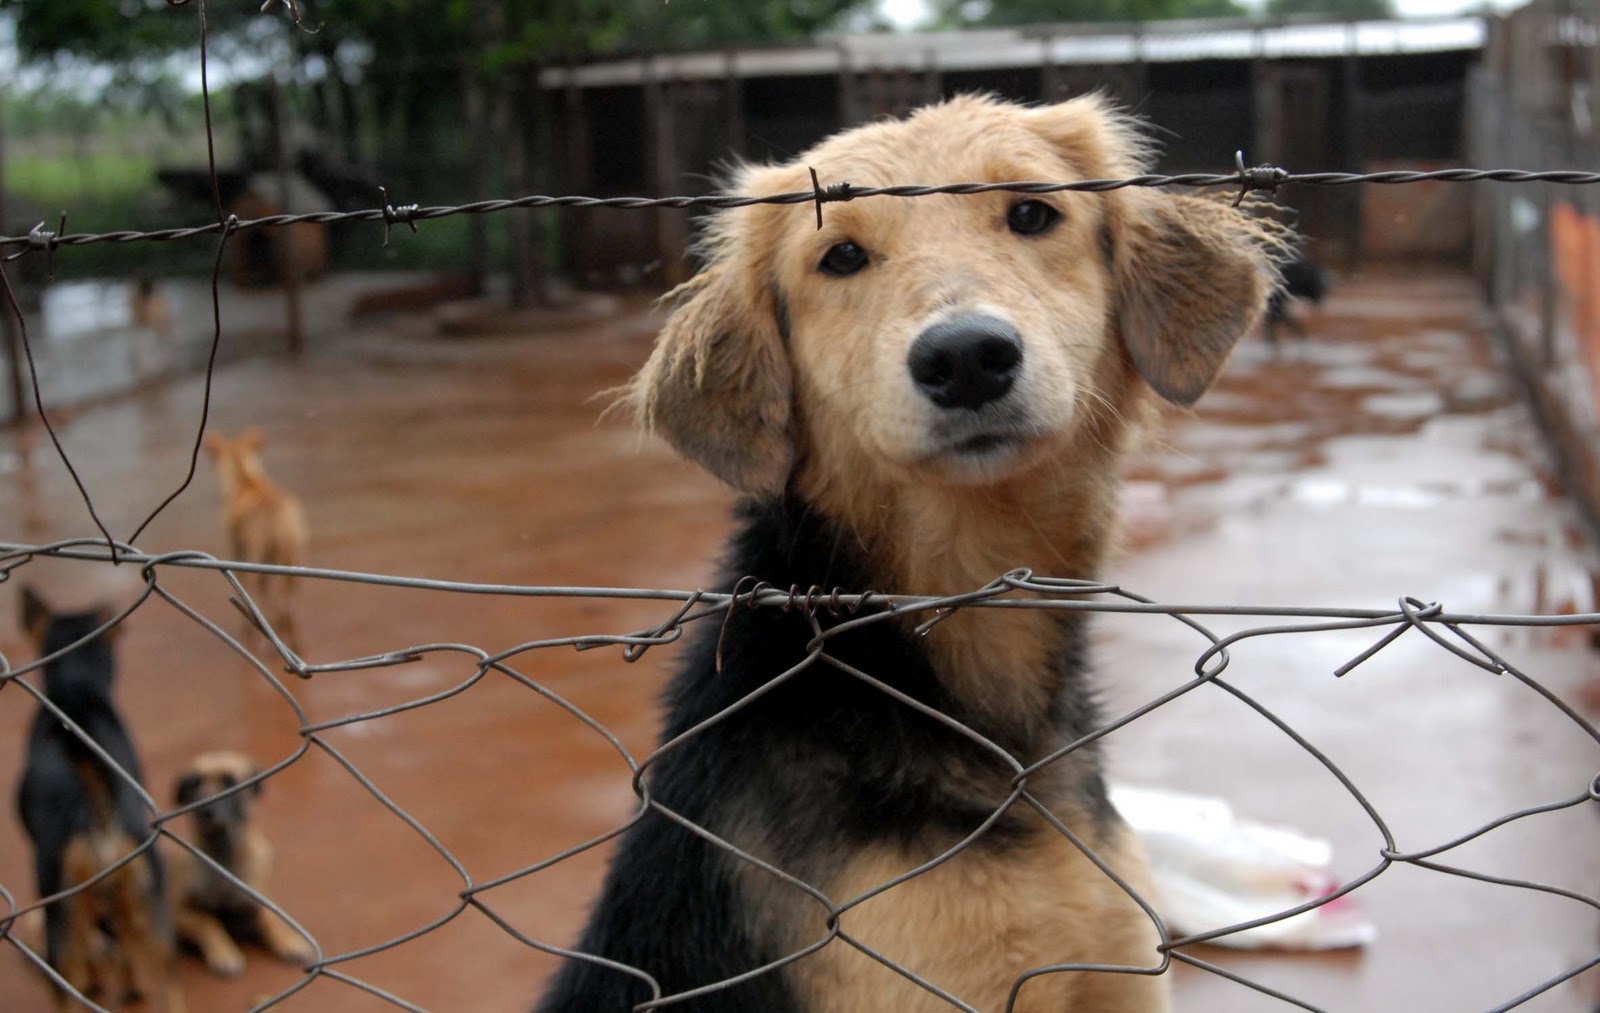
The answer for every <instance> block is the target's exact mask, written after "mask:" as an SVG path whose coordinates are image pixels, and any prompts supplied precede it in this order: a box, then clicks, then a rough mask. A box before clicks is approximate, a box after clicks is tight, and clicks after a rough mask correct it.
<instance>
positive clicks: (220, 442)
mask: <svg viewBox="0 0 1600 1013" xmlns="http://www.w3.org/2000/svg"><path fill="white" fill-rule="evenodd" d="M227 442H228V441H227V437H225V436H223V435H222V434H221V433H218V432H207V433H206V434H205V436H204V437H202V438H201V440H200V443H201V444H202V445H203V446H204V447H205V448H206V453H208V454H210V455H211V456H212V457H216V456H218V455H219V454H221V453H222V448H223V447H224V446H225V445H226V444H227Z"/></svg>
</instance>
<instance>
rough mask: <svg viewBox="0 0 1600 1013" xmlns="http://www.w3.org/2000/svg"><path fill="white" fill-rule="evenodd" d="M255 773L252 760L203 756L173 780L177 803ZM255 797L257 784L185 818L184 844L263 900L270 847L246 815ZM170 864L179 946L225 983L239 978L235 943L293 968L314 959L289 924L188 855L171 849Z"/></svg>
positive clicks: (232, 755)
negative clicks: (261, 949) (194, 952)
mask: <svg viewBox="0 0 1600 1013" xmlns="http://www.w3.org/2000/svg"><path fill="white" fill-rule="evenodd" d="M257 773H259V771H258V770H257V768H256V765H255V764H254V763H252V762H251V761H250V758H249V757H246V756H243V755H241V754H239V753H234V752H227V751H218V752H211V753H202V754H200V755H199V756H197V757H195V758H194V762H193V763H191V764H190V765H189V769H188V770H187V771H186V772H185V773H184V774H182V775H181V776H180V777H179V778H178V783H177V787H176V790H175V791H176V802H177V804H178V805H188V804H190V803H191V802H196V801H198V800H200V799H203V798H208V797H210V796H212V795H216V794H217V793H219V792H223V791H227V790H228V789H229V788H232V787H233V786H235V785H237V784H241V783H243V782H244V781H247V780H249V779H250V778H252V777H254V776H256V774H257ZM260 794H261V785H260V784H259V783H257V784H253V785H251V786H250V787H248V788H245V789H244V790H243V791H236V792H234V793H233V794H231V795H229V796H227V797H226V798H219V799H217V800H216V801H215V802H212V803H210V804H209V805H203V806H201V807H200V808H198V809H196V810H195V811H194V812H193V813H192V814H191V818H192V821H193V822H192V824H191V828H192V830H193V836H192V837H190V838H189V840H190V842H191V843H193V844H194V845H195V846H196V847H198V848H199V849H200V850H201V851H204V852H205V853H206V854H207V855H208V856H210V858H211V860H212V861H214V862H216V863H217V864H218V865H220V866H222V867H223V868H225V869H227V870H228V871H229V872H230V873H232V874H233V875H234V876H236V877H237V878H239V879H240V880H243V881H244V882H245V883H247V884H249V886H250V888H251V889H253V890H255V891H257V892H264V891H265V889H266V885H267V874H268V872H269V871H270V869H271V866H272V845H271V844H269V843H268V842H267V838H266V835H265V834H263V833H262V832H261V829H260V827H259V826H257V825H256V821H255V820H253V819H252V818H251V815H250V807H251V804H252V803H253V802H254V801H255V800H256V798H257V797H258V796H260ZM169 861H170V863H171V867H172V907H173V911H174V912H175V916H176V923H177V930H178V938H179V939H181V940H183V941H184V942H186V943H188V944H189V945H191V946H193V947H195V948H196V949H198V950H199V951H200V955H201V957H202V958H204V960H205V962H206V966H207V967H209V968H210V969H211V970H212V971H213V972H214V973H216V974H221V975H227V976H230V977H231V976H233V975H235V974H238V973H239V972H240V971H243V970H244V954H243V953H242V952H241V951H240V949H239V941H243V942H254V943H260V944H261V945H262V946H265V947H266V948H267V949H268V950H270V951H271V952H272V953H273V955H274V956H276V957H278V958H279V959H280V960H286V961H288V962H290V963H292V964H304V963H306V962H307V961H310V960H312V959H315V952H314V950H313V949H312V947H311V944H310V943H309V942H307V941H306V940H305V939H304V938H302V937H301V936H300V934H299V933H298V932H296V931H295V930H294V929H293V928H292V927H290V925H289V923H288V922H286V921H284V920H283V919H282V918H280V917H279V916H278V915H277V914H276V913H274V912H273V911H272V910H271V909H269V908H267V907H264V906H263V905H261V904H258V903H256V902H255V901H254V900H253V899H251V897H250V896H249V895H248V894H246V893H245V892H244V891H243V890H240V889H239V888H238V887H237V886H235V885H234V884H233V883H231V882H229V881H228V879H227V878H226V877H224V876H223V875H222V874H221V873H219V872H217V871H216V870H215V869H213V868H211V867H210V866H208V865H206V864H205V863H204V862H202V861H200V860H199V859H198V858H196V857H195V856H194V855H192V854H190V853H189V851H188V849H186V848H183V847H180V846H178V845H171V847H170V858H169Z"/></svg>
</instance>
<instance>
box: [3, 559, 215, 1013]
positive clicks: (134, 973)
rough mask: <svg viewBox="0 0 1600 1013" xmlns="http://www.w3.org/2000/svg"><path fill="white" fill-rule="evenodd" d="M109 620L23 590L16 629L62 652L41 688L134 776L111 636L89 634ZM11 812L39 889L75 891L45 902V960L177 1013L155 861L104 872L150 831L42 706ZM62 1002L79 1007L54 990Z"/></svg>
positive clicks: (94, 986)
mask: <svg viewBox="0 0 1600 1013" xmlns="http://www.w3.org/2000/svg"><path fill="white" fill-rule="evenodd" d="M108 618H109V613H107V612H105V611H103V610H102V611H93V612H82V613H72V614H55V613H53V612H51V610H50V608H49V607H48V606H47V605H46V604H45V602H44V601H43V599H41V598H40V597H39V595H37V594H36V593H34V592H33V591H32V590H31V589H29V588H23V590H22V621H23V625H24V626H25V627H26V629H27V631H28V634H29V636H30V637H32V639H33V641H34V643H35V644H36V645H37V647H38V649H39V652H40V654H41V655H55V654H57V653H58V652H65V653H61V654H60V656H59V657H55V658H53V660H51V661H49V662H48V663H47V664H46V665H45V666H44V690H45V695H46V696H47V697H48V698H49V700H50V701H51V702H52V703H53V704H55V705H56V706H57V707H59V708H60V709H61V711H62V713H64V714H65V715H66V716H67V717H68V718H70V719H71V720H72V722H73V723H74V724H76V725H77V726H78V727H79V728H81V729H82V730H83V731H84V733H85V734H86V735H88V736H89V738H91V739H92V740H94V742H95V743H96V744H97V745H98V746H99V747H100V748H101V749H102V750H104V751H105V753H106V755H107V756H109V757H110V758H111V759H112V760H113V761H115V762H116V764H117V766H119V767H120V768H121V769H122V770H123V771H125V772H126V773H127V774H128V775H129V776H131V777H133V778H134V779H135V780H137V781H139V782H141V783H142V782H143V780H144V778H143V774H142V772H141V770H140V766H139V758H138V756H137V754H136V753H135V752H134V748H133V742H132V740H131V739H130V738H129V736H128V732H127V729H126V728H125V727H124V726H123V723H122V720H121V718H120V717H119V716H118V715H117V711H116V708H115V707H114V706H113V704H112V701H111V685H112V681H113V679H114V678H115V675H116V661H115V656H114V654H113V652H112V647H111V640H112V634H110V633H104V634H101V635H99V636H93V634H94V631H95V630H96V629H98V628H99V627H100V626H102V625H103V624H104V623H105V621H106V620H107V619H108ZM90 637H92V639H85V638H90ZM80 641H82V642H81V643H80ZM73 645H77V646H73ZM69 648H70V650H69ZM17 809H18V812H19V813H20V815H21V817H22V825H23V827H24V828H25V829H26V831H27V834H28V837H29V839H30V840H31V841H32V842H33V848H34V869H35V874H36V882H37V886H38V890H39V896H40V897H49V896H52V895H54V894H56V893H59V892H62V891H65V890H72V889H74V888H79V887H81V889H78V890H76V892H74V893H71V894H69V895H68V896H66V897H64V898H62V899H61V900H59V901H57V902H55V903H53V904H51V905H49V906H48V907H47V908H46V909H45V955H46V958H47V959H48V960H49V962H50V966H51V967H53V968H55V970H56V972H57V973H59V974H60V975H61V976H62V977H63V978H64V979H66V981H67V983H68V984H70V985H71V986H72V987H73V988H75V989H77V990H78V991H79V992H82V993H83V994H85V995H88V996H91V997H92V996H95V995H100V996H105V995H107V994H108V993H110V992H112V991H113V990H114V989H120V990H121V992H122V995H123V997H124V998H125V999H127V1000H128V1002H129V1003H130V1004H131V1003H135V1002H138V1003H145V1004H150V1003H153V1004H154V1008H157V1009H164V1010H166V1011H168V1013H176V1011H180V1010H182V1009H183V999H182V995H181V993H180V991H179V989H178V985H177V981H176V979H175V977H174V966H173V961H174V947H173V932H172V918H171V913H170V910H169V908H168V907H167V902H166V893H165V888H164V880H163V870H162V865H161V860H160V858H159V856H158V855H157V854H156V851H155V849H154V848H150V849H147V850H146V851H145V852H144V853H143V854H141V855H140V856H138V857H137V858H135V859H134V860H133V861H131V862H127V863H125V864H123V865H122V866H121V867H120V868H117V869H116V870H115V871H112V872H109V873H107V872H106V870H107V869H110V868H111V867H112V866H113V865H115V864H116V863H117V862H119V861H121V860H122V859H123V858H125V857H126V856H127V855H128V853H129V852H131V851H133V850H134V849H135V848H136V847H137V846H138V844H139V843H141V842H142V841H143V840H144V839H145V838H147V837H148V836H149V835H150V832H151V831H150V827H151V824H150V816H149V813H148V812H147V811H146V808H145V806H144V803H143V801H142V800H141V799H140V797H139V794H138V793H137V792H136V791H134V789H133V788H132V786H130V785H129V784H128V783H127V781H125V780H124V779H123V778H122V777H121V776H119V775H118V774H116V773H115V772H113V771H112V770H110V769H109V768H108V767H107V766H106V764H105V762H104V761H103V760H101V759H100V758H99V757H98V756H96V755H95V754H94V752H92V751H91V750H90V749H89V747H88V746H87V745H85V744H84V742H83V741H82V740H81V739H80V738H79V737H78V736H77V735H75V734H73V733H72V732H71V731H70V730H68V729H67V728H66V727H65V726H64V725H63V724H62V723H61V721H60V720H59V719H58V718H57V717H56V716H55V715H54V714H52V713H50V712H49V711H47V710H45V709H44V708H40V710H39V713H38V714H37V715H36V716H35V717H34V720H33V727H32V729H31V730H30V731H29V733H28V752H27V757H26V760H25V766H24V769H23V773H22V780H21V783H20V784H19V785H18V788H17ZM97 877H98V878H97ZM91 881H93V882H92V883H91ZM85 884H89V885H87V886H85ZM60 1003H61V1008H62V1009H75V1008H80V1007H78V1005H77V1003H76V1000H74V999H72V997H71V996H70V995H69V994H68V993H67V992H66V991H64V990H63V991H61V992H60ZM141 1008H149V1007H148V1006H143V1007H141Z"/></svg>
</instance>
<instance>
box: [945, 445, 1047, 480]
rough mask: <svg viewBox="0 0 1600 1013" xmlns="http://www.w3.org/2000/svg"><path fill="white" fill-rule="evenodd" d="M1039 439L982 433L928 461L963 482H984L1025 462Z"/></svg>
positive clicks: (947, 475) (1005, 473)
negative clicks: (985, 434)
mask: <svg viewBox="0 0 1600 1013" xmlns="http://www.w3.org/2000/svg"><path fill="white" fill-rule="evenodd" d="M1034 443H1035V441H1034V440H1032V439H1029V438H1028V437H1025V436H1019V435H1014V434H1006V435H999V434H996V435H988V436H979V437H974V438H972V439H968V440H965V441H963V442H961V443H959V444H956V445H954V446H951V447H946V448H944V449H942V450H940V451H939V452H937V453H935V454H931V455H929V456H928V458H927V461H926V463H927V464H928V465H931V466H932V467H933V468H934V469H935V470H936V471H938V472H939V473H940V474H941V475H943V476H944V477H945V478H947V479H948V480H949V481H951V482H954V483H956V484H959V485H984V484H987V483H989V482H994V481H996V480H998V479H1002V478H1005V477H1007V476H1008V475H1012V474H1015V473H1016V472H1017V471H1018V470H1019V469H1021V468H1022V467H1024V466H1025V464H1026V462H1027V460H1028V458H1030V457H1031V456H1032V455H1031V454H1029V453H1028V451H1029V450H1031V449H1032V448H1033V445H1034Z"/></svg>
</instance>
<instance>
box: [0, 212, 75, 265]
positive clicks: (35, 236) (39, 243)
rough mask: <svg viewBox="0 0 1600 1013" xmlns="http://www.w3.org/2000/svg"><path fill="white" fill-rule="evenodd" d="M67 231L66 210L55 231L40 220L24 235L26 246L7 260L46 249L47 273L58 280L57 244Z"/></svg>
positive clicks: (62, 213)
mask: <svg viewBox="0 0 1600 1013" xmlns="http://www.w3.org/2000/svg"><path fill="white" fill-rule="evenodd" d="M66 231H67V213H66V212H65V211H63V212H61V220H60V222H59V223H58V224H57V225H56V230H55V231H54V232H51V231H50V230H49V229H47V228H45V227H44V222H40V223H39V224H38V225H35V226H34V227H33V228H31V229H29V230H28V234H27V235H26V236H24V237H23V238H24V239H26V240H27V245H26V246H24V247H23V248H22V249H20V250H18V251H17V252H16V253H13V254H11V255H10V256H8V257H6V258H5V259H6V261H7V262H10V261H13V260H16V259H17V258H18V257H22V256H25V255H27V254H29V253H33V252H35V251H39V250H42V251H44V257H45V274H46V275H47V276H48V277H49V279H50V280H51V281H55V280H56V259H55V256H56V246H57V245H58V244H59V243H60V241H61V236H62V235H63V234H64V233H65V232H66Z"/></svg>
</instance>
